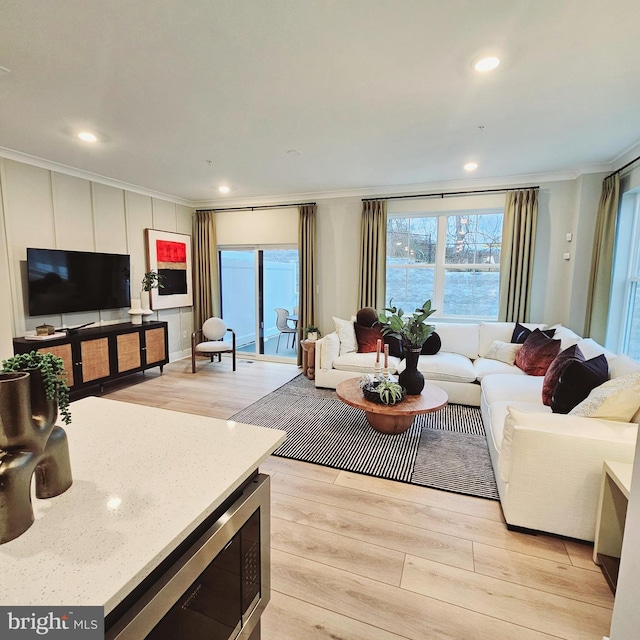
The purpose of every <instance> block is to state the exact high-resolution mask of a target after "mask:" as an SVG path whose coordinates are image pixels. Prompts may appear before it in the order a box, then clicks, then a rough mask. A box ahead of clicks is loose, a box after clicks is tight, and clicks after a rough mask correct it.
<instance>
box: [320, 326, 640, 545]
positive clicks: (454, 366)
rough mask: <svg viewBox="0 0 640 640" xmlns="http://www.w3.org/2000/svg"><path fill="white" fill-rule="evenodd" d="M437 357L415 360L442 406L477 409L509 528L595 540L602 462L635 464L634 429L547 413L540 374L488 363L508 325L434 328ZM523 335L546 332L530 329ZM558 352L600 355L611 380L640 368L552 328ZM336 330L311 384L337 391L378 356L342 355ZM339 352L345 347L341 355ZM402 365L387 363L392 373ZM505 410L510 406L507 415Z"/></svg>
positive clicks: (506, 337)
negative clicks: (444, 397)
mask: <svg viewBox="0 0 640 640" xmlns="http://www.w3.org/2000/svg"><path fill="white" fill-rule="evenodd" d="M432 324H434V326H435V327H436V332H437V333H438V335H439V336H440V338H441V341H442V347H441V349H440V351H439V352H438V353H437V354H435V355H432V356H420V361H419V365H418V367H419V369H420V370H421V371H422V373H423V374H424V376H425V379H426V380H427V381H428V382H431V383H433V384H435V385H437V386H439V387H441V388H442V389H444V390H445V391H446V392H447V393H448V394H449V401H450V402H452V403H457V404H466V405H471V406H479V407H480V408H481V411H482V418H483V422H484V426H485V431H486V435H487V442H488V446H489V451H490V454H491V460H492V464H493V468H494V473H495V476H496V482H497V485H498V491H499V494H500V502H501V505H502V509H503V513H504V517H505V520H506V522H507V524H508V525H509V526H511V527H514V528H523V529H531V530H537V531H545V532H549V533H554V534H558V535H562V536H567V537H570V538H577V539H580V540H587V541H593V539H594V535H595V522H596V515H597V504H598V499H599V491H600V481H601V475H602V463H603V461H604V460H617V461H623V462H632V461H633V457H634V451H635V441H636V436H637V431H638V424H637V420H638V414H636V416H634V417H633V418H632V420H634V422H619V421H615V420H605V419H599V418H593V417H581V416H577V415H564V414H558V413H552V411H551V408H550V407H549V406H547V405H545V404H543V402H542V384H543V379H544V377H543V376H530V375H527V374H525V373H524V372H523V371H522V370H521V369H519V368H518V367H517V366H515V365H512V364H507V363H506V362H503V361H499V360H495V359H493V358H490V357H487V355H492V354H491V351H490V350H491V348H492V345H493V344H494V341H500V342H504V343H508V342H510V340H511V336H512V333H513V330H514V327H515V323H507V322H480V323H465V324H454V323H438V322H433V323H432ZM525 326H527V327H528V328H530V329H534V328H536V327H537V328H545V325H540V324H527V325H525ZM555 328H556V335H555V336H554V338H556V339H558V338H559V339H561V350H564V349H566V348H567V347H569V346H571V345H572V344H578V346H579V348H580V349H581V351H582V352H583V354H584V356H585V358H586V359H590V358H593V357H595V356H597V355H599V354H604V355H605V357H606V359H607V362H608V364H609V371H610V376H611V378H612V379H615V378H617V377H620V376H626V375H630V374H633V373H634V372H640V363H638V362H635V361H634V360H632V359H630V358H628V357H627V356H624V355H620V356H616V354H614V353H612V352H610V351H607V350H606V349H604V347H602V346H600V345H598V344H597V343H596V342H594V341H593V340H591V339H582V338H580V336H578V335H577V334H575V333H574V332H573V331H570V330H569V329H567V328H565V327H561V326H556V327H555ZM340 350H341V344H340V339H339V337H338V334H337V333H331V334H329V335H327V336H325V337H323V338H321V339H320V340H318V342H317V344H316V369H315V384H316V386H317V387H328V388H335V387H336V385H337V384H338V383H339V382H340V381H342V380H345V379H348V378H351V377H355V376H360V375H362V374H363V373H371V372H373V364H374V361H375V355H376V354H375V353H356V352H349V353H344V352H343V353H342V355H340ZM343 351H344V349H343ZM403 366H404V361H401V360H400V359H398V358H394V357H390V358H389V369H390V372H391V373H392V374H393V373H397V372H399V371H401V370H402V368H403ZM509 407H511V409H509Z"/></svg>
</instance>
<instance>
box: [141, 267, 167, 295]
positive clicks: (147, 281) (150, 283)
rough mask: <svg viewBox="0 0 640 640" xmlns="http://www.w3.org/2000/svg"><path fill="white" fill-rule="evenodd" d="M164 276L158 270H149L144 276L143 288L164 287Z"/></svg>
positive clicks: (144, 289)
mask: <svg viewBox="0 0 640 640" xmlns="http://www.w3.org/2000/svg"><path fill="white" fill-rule="evenodd" d="M163 280H164V276H163V275H162V274H160V273H158V272H157V271H147V273H145V274H144V277H143V278H142V290H143V291H151V289H164V285H163V284H162V281H163Z"/></svg>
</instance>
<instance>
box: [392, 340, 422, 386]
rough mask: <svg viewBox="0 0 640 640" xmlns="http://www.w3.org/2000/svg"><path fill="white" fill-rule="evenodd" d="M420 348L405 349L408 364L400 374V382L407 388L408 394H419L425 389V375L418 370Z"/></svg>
mask: <svg viewBox="0 0 640 640" xmlns="http://www.w3.org/2000/svg"><path fill="white" fill-rule="evenodd" d="M420 351H421V350H420V349H405V352H404V353H405V359H406V363H407V366H406V368H405V370H404V371H403V372H402V373H401V374H400V375H399V376H398V382H399V383H400V384H401V385H402V386H403V387H404V388H405V389H406V390H407V395H409V396H418V395H420V393H422V390H423V389H424V376H423V375H422V373H420V371H418V358H419V357H420Z"/></svg>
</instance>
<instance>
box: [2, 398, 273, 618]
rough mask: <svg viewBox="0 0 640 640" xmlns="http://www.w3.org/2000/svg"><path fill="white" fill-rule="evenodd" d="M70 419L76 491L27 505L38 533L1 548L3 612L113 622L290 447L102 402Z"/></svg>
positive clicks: (254, 430)
mask: <svg viewBox="0 0 640 640" xmlns="http://www.w3.org/2000/svg"><path fill="white" fill-rule="evenodd" d="M71 411H72V418H73V422H72V424H71V425H69V426H68V427H65V430H66V431H67V435H68V438H69V449H70V458H71V468H72V472H73V485H72V486H71V488H70V489H69V490H67V491H66V492H65V493H63V494H62V495H60V496H57V497H55V498H51V499H48V500H38V499H36V498H35V497H34V498H33V502H34V512H35V518H36V519H35V522H34V524H33V525H32V526H31V528H30V529H29V530H27V531H26V533H24V534H23V535H22V536H20V537H19V538H17V539H16V540H13V541H11V542H9V543H6V544H4V545H0V565H1V566H2V571H1V573H0V603H1V604H2V605H32V606H35V605H42V606H55V605H64V606H70V605H99V606H103V607H104V612H105V616H108V614H109V613H111V612H112V611H113V610H114V609H115V608H116V607H118V605H120V604H121V603H122V602H123V601H124V600H125V598H126V597H127V596H128V595H129V594H131V592H132V591H133V590H134V589H136V587H138V586H139V585H140V584H141V583H143V581H144V580H145V578H147V576H149V575H150V574H151V573H152V572H153V571H154V570H156V569H157V568H158V567H160V565H161V564H162V563H163V561H165V560H167V559H168V558H169V556H170V555H171V554H172V553H173V552H174V551H175V550H176V549H177V548H178V547H179V546H180V545H181V544H182V543H185V541H187V540H188V538H189V536H191V535H193V534H194V532H197V530H198V528H199V527H202V526H203V524H206V521H207V518H209V517H210V516H211V515H212V514H214V513H215V512H216V510H217V509H219V508H220V507H221V506H222V505H223V504H224V503H225V501H228V500H229V499H230V498H231V497H232V496H233V494H234V492H236V491H237V490H238V489H239V488H240V487H242V485H243V484H245V483H246V482H247V481H248V479H250V478H251V477H252V476H255V474H256V471H257V469H258V467H259V465H260V463H261V462H263V461H264V460H265V459H266V458H267V457H268V456H269V455H270V454H271V453H272V452H273V451H274V450H275V449H276V448H277V447H278V446H279V445H280V444H281V443H282V442H283V441H284V438H285V433H284V432H283V431H279V430H276V429H265V428H262V427H257V426H254V425H245V424H240V423H235V422H232V421H226V420H219V419H215V418H207V417H203V416H195V415H190V414H185V413H178V412H174V411H166V410H163V409H156V408H150V407H145V406H140V405H135V404H129V403H124V402H118V401H114V400H108V399H104V398H95V397H90V398H84V399H82V400H79V401H77V402H74V403H73V404H72V405H71Z"/></svg>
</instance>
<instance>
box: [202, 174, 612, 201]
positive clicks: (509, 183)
mask: <svg viewBox="0 0 640 640" xmlns="http://www.w3.org/2000/svg"><path fill="white" fill-rule="evenodd" d="M585 169H588V170H584V171H580V172H578V171H562V172H556V173H531V174H523V175H517V176H502V177H496V178H477V179H473V180H449V181H440V182H421V183H412V184H400V185H398V184H396V185H387V186H383V187H363V188H359V189H344V190H336V191H316V192H302V193H294V194H291V193H288V194H281V195H272V196H263V197H252V198H224V199H222V198H217V199H214V200H197V201H195V202H194V206H195V207H196V209H205V208H211V209H215V208H216V207H221V208H222V207H241V206H246V207H247V208H249V207H252V206H253V207H257V206H262V205H272V204H283V205H284V204H289V203H293V202H300V201H307V200H328V199H332V198H354V199H359V198H371V197H376V196H380V197H381V198H384V197H385V196H399V195H413V194H423V193H431V192H433V193H439V192H442V191H464V190H469V191H471V190H474V189H491V188H501V187H504V188H509V187H517V186H528V185H530V184H532V183H536V184H537V183H540V182H560V181H563V180H576V179H577V178H578V176H579V175H581V174H582V173H598V172H600V171H608V170H609V169H608V167H607V168H601V167H600V166H599V165H597V166H593V167H592V166H589V167H585Z"/></svg>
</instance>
